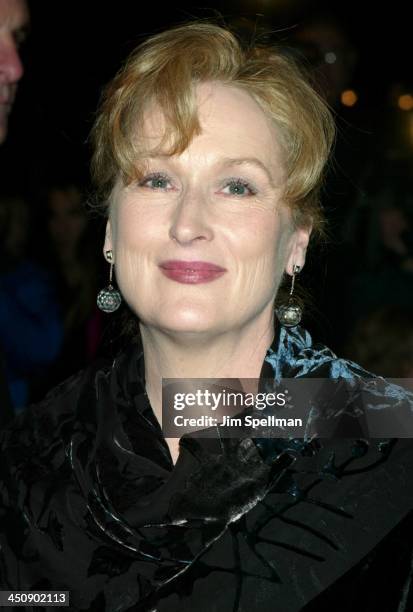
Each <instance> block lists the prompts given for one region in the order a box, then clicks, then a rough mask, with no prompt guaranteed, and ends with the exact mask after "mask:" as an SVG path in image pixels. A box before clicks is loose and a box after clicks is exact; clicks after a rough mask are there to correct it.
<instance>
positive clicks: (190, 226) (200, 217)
mask: <svg viewBox="0 0 413 612" xmlns="http://www.w3.org/2000/svg"><path fill="white" fill-rule="evenodd" d="M169 236H170V238H171V239H172V240H176V241H177V242H178V243H180V244H181V245H189V244H192V243H193V242H194V241H196V240H211V239H212V237H213V230H212V227H211V224H210V221H209V212H208V204H207V201H206V198H205V196H203V195H202V194H201V193H199V192H196V193H195V191H194V190H188V191H187V192H186V193H184V194H183V195H182V197H181V198H180V200H179V202H178V203H177V206H176V209H175V210H174V213H173V215H172V219H171V226H170V229H169Z"/></svg>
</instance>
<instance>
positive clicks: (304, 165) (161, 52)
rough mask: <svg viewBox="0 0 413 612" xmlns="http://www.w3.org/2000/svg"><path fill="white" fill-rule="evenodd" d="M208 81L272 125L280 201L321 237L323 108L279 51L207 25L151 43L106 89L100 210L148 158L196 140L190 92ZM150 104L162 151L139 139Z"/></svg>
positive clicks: (98, 129) (97, 143) (98, 132)
mask: <svg viewBox="0 0 413 612" xmlns="http://www.w3.org/2000/svg"><path fill="white" fill-rule="evenodd" d="M207 81H218V82H220V83H224V84H228V85H231V86H237V87H239V88H241V89H243V90H245V91H246V92H248V93H249V95H250V96H251V97H252V98H253V99H254V100H255V101H256V102H257V103H258V104H259V105H260V107H261V108H262V110H263V111H264V112H265V114H266V115H267V116H268V117H269V118H270V119H272V121H273V122H274V125H275V126H276V128H277V132H278V134H279V136H280V140H281V142H280V144H281V147H282V149H283V152H284V164H285V171H286V184H285V189H284V194H283V196H284V201H285V202H286V203H287V204H288V205H289V206H290V207H291V209H292V211H293V219H294V221H295V223H296V224H297V225H308V224H312V225H313V228H314V230H316V231H321V228H322V224H323V214H322V209H321V206H320V202H319V191H320V186H321V184H322V177H323V170H324V168H325V165H326V162H327V160H328V156H329V152H330V149H331V146H332V143H333V140H334V134H335V127H334V121H333V118H332V115H331V113H330V111H329V109H328V107H327V105H326V103H325V102H324V101H323V100H322V98H321V97H320V96H319V95H318V94H317V93H316V91H315V90H314V89H313V88H312V87H311V85H310V84H309V82H308V80H307V78H306V77H305V76H304V75H303V73H302V72H301V70H300V69H299V68H298V66H297V65H296V64H295V63H294V62H293V61H292V60H291V59H290V58H288V57H287V56H285V55H283V54H282V53H281V52H280V51H279V50H277V49H275V48H273V47H269V46H267V47H256V46H255V47H248V48H246V49H245V48H243V46H242V45H241V43H240V42H239V41H238V40H237V38H236V36H235V35H234V34H233V33H232V32H231V31H230V30H229V29H227V28H223V27H221V26H218V25H215V24H213V23H210V22H193V23H187V24H185V25H181V26H178V27H175V28H172V29H169V30H166V31H164V32H161V33H159V34H155V35H153V36H151V37H150V38H148V39H147V40H146V41H145V42H143V43H142V44H141V45H140V46H139V47H138V48H137V49H136V50H135V51H134V52H133V53H132V54H131V55H130V56H129V58H128V59H127V61H126V63H125V65H124V66H123V67H122V68H121V70H120V71H119V72H118V74H117V75H116V76H115V78H114V79H113V81H112V82H111V83H110V84H109V85H108V86H107V87H106V89H105V91H104V95H103V98H102V102H101V105H100V109H99V110H98V114H97V118H96V121H95V125H94V127H93V130H92V143H93V148H94V152H93V158H92V177H93V179H94V181H95V184H96V186H97V189H98V194H99V197H100V201H101V202H103V205H104V207H105V209H106V210H107V206H108V202H109V198H110V194H111V192H112V190H113V187H114V185H115V182H116V180H117V179H118V177H119V176H120V177H121V178H122V180H123V181H124V183H125V184H128V183H129V182H131V181H132V180H134V179H136V178H139V177H140V172H142V170H141V165H140V162H144V160H145V158H147V157H148V155H149V154H151V155H154V154H156V153H157V152H159V151H160V150H161V149H162V150H163V152H165V149H164V147H165V143H169V144H170V146H168V149H167V152H168V154H171V155H174V154H180V153H182V152H183V151H184V150H185V149H186V148H187V146H188V145H189V143H190V142H191V140H192V138H193V137H194V136H195V135H197V134H199V133H200V131H201V128H200V124H199V120H198V115H197V105H196V91H195V88H196V85H197V84H199V83H203V82H207ZM152 104H155V105H157V106H158V107H160V109H161V110H162V112H163V114H164V116H165V119H166V122H165V123H166V126H167V127H166V130H165V134H164V138H163V140H162V142H161V144H160V145H159V147H157V149H156V150H151V151H148V150H145V149H144V148H143V146H142V144H141V143H140V142H139V135H140V134H141V133H142V132H141V130H142V123H143V118H144V111H145V110H146V109H147V108H148V106H149V105H152Z"/></svg>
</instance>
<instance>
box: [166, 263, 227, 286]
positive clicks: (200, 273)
mask: <svg viewBox="0 0 413 612" xmlns="http://www.w3.org/2000/svg"><path fill="white" fill-rule="evenodd" d="M159 267H160V269H161V272H162V273H163V274H164V275H165V276H167V277H168V278H170V279H171V280H174V281H177V282H179V283H184V284H198V283H207V282H210V281H213V280H215V279H217V278H219V277H220V276H222V275H223V274H225V272H226V269H225V268H222V267H221V266H217V265H215V264H213V263H210V262H207V261H182V260H169V261H163V262H162V263H161V264H160V265H159Z"/></svg>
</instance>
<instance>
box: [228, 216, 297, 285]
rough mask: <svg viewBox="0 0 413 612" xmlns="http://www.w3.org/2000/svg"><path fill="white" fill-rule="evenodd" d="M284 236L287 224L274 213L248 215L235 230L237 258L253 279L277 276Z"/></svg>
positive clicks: (282, 261) (281, 265)
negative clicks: (249, 216) (239, 229)
mask: <svg viewBox="0 0 413 612" xmlns="http://www.w3.org/2000/svg"><path fill="white" fill-rule="evenodd" d="M286 238H287V227H285V224H284V223H283V219H282V217H281V216H280V215H279V214H278V213H274V212H271V213H270V212H269V213H268V214H264V215H260V216H259V217H257V218H250V219H249V222H248V223H247V224H244V226H243V229H242V230H241V231H240V232H239V233H238V239H237V245H238V248H237V251H238V253H239V261H240V262H241V263H244V264H246V266H247V269H248V271H249V272H250V273H251V274H253V275H255V276H256V277H257V281H259V280H260V278H261V279H262V280H265V281H268V278H275V277H278V276H279V271H280V270H281V273H282V270H283V267H284V259H285V250H286Z"/></svg>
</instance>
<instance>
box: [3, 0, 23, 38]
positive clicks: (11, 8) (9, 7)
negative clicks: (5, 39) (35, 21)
mask: <svg viewBox="0 0 413 612" xmlns="http://www.w3.org/2000/svg"><path fill="white" fill-rule="evenodd" d="M28 21H29V12H28V9H27V4H26V1H25V0H0V33H1V32H4V31H12V32H13V31H15V30H19V29H20V28H23V27H24V26H26V25H27V23H28Z"/></svg>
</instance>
